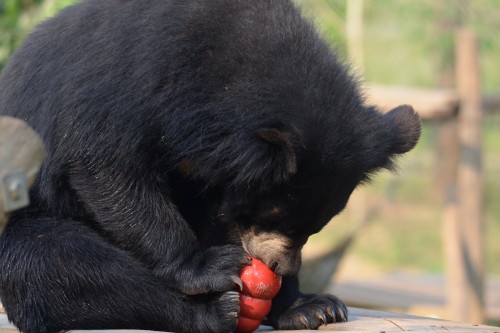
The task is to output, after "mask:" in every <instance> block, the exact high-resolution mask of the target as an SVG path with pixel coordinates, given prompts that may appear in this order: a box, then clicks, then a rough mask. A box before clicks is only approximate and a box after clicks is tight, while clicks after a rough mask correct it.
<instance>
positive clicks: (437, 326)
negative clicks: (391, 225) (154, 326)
mask: <svg viewBox="0 0 500 333" xmlns="http://www.w3.org/2000/svg"><path fill="white" fill-rule="evenodd" d="M259 331H260V332H278V331H273V330H272V329H271V328H270V327H264V326H261V328H260V330H259ZM319 331H320V332H349V333H355V332H359V333H366V332H373V333H396V332H414V333H422V332H433V333H476V332H477V333H479V332H482V333H500V327H493V326H485V325H475V324H464V323H457V322H451V321H445V320H439V319H433V318H426V317H416V316H409V315H403V314H397V313H391V312H383V311H374V310H366V309H360V308H349V322H347V323H339V324H330V325H327V326H323V327H320V329H319ZM16 332H18V331H17V330H16V329H15V328H14V327H13V326H12V325H10V324H9V323H8V321H7V316H6V315H5V314H2V315H0V333H16ZM147 332H152V331H139V330H92V331H71V333H147ZM279 332H282V333H286V332H288V333H290V332H296V333H312V332H317V331H306V330H303V331H279Z"/></svg>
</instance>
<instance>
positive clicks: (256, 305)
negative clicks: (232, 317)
mask: <svg viewBox="0 0 500 333" xmlns="http://www.w3.org/2000/svg"><path fill="white" fill-rule="evenodd" d="M241 281H243V291H242V292H241V297H240V316H239V318H238V325H237V326H236V332H238V333H250V332H253V331H255V330H256V329H257V328H258V327H259V325H260V322H261V321H262V319H263V318H264V317H265V316H267V314H268V313H269V311H270V310H271V300H272V299H273V298H274V297H275V296H276V295H277V294H278V292H279V290H280V287H281V276H279V275H276V274H275V273H274V272H273V271H272V270H270V269H269V268H268V267H267V266H266V265H265V264H264V263H263V262H262V261H260V260H258V259H255V258H252V265H251V266H246V267H244V268H243V269H242V271H241Z"/></svg>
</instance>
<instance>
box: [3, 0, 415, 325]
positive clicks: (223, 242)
mask: <svg viewBox="0 0 500 333" xmlns="http://www.w3.org/2000/svg"><path fill="white" fill-rule="evenodd" d="M0 114H2V115H12V116H15V117H18V118H21V119H24V120H25V121H27V122H28V123H29V124H30V125H31V126H33V127H34V128H35V129H36V130H37V132H38V133H39V134H40V135H41V136H42V137H43V139H44V141H45V144H46V146H47V149H48V157H47V159H46V161H45V162H44V164H43V166H42V170H41V172H40V174H39V176H38V178H37V180H36V182H35V184H34V187H33V189H32V191H31V198H32V204H31V206H30V207H29V208H27V209H24V210H21V211H19V212H17V213H16V214H14V215H13V216H12V219H11V221H10V224H9V225H8V227H7V229H6V230H5V232H4V234H3V236H2V238H1V241H0V269H1V271H0V292H1V299H2V302H3V304H4V306H5V308H6V311H7V313H8V316H9V319H10V320H11V321H12V322H13V323H14V324H15V325H16V326H17V327H19V328H20V329H21V330H22V331H23V332H25V333H34V332H37V333H53V332H59V331H64V330H68V329H106V328H115V329H118V328H136V329H151V330H168V331H176V332H230V331H232V330H234V328H235V325H236V320H237V316H238V311H239V294H238V291H237V289H238V286H237V285H238V284H239V283H240V281H239V278H238V273H239V271H240V270H241V268H242V267H244V266H245V265H247V264H248V263H249V256H251V257H256V258H259V259H261V260H262V261H263V262H264V263H265V264H266V265H267V266H269V267H270V268H272V269H273V270H275V271H276V272H277V273H278V274H281V275H283V277H284V278H283V286H282V288H281V291H280V293H279V294H278V296H277V297H276V298H275V299H274V301H273V306H272V310H271V313H270V314H269V316H268V318H267V321H268V322H269V323H270V324H271V325H273V326H274V327H276V328H280V329H315V328H317V327H318V326H320V325H321V324H323V323H331V322H335V321H344V320H346V318H347V310H346V307H345V306H344V305H343V303H342V302H341V301H340V300H338V299H337V298H336V297H334V296H332V295H309V294H303V293H301V292H300V291H299V288H298V279H297V272H298V271H299V268H300V265H301V255H300V252H301V248H302V246H303V245H304V244H305V243H306V241H307V239H308V237H309V236H310V235H311V234H314V233H316V232H318V231H319V230H321V228H322V227H323V226H324V225H325V224H326V223H327V222H328V221H329V220H330V219H331V218H332V217H333V216H334V215H336V214H337V213H339V212H340V211H341V210H342V209H343V207H344V206H345V204H346V202H347V200H348V198H349V195H350V194H351V192H352V191H353V189H354V188H355V187H356V185H357V184H359V183H361V182H364V181H366V180H368V179H369V177H370V175H372V174H373V173H374V172H375V171H376V170H378V169H380V168H391V166H392V163H391V161H393V159H394V157H395V156H397V155H400V154H402V153H405V152H407V151H409V150H410V149H411V148H413V146H414V145H415V144H416V142H417V140H418V138H419V135H420V120H419V118H418V116H417V115H416V114H415V113H414V112H413V110H412V108H411V107H409V106H401V107H398V108H396V109H394V110H392V111H391V112H389V113H387V114H382V113H380V112H379V111H378V110H377V109H376V108H375V107H373V106H370V105H366V104H365V102H364V99H363V94H362V92H361V91H360V89H359V84H358V82H357V80H356V79H355V78H354V77H353V75H352V74H350V71H349V69H348V68H346V66H345V65H344V64H342V63H341V62H340V61H339V60H338V59H337V57H336V56H335V54H334V52H333V51H332V50H330V48H329V47H328V46H327V44H326V43H325V42H324V41H323V40H322V39H321V38H320V37H319V36H318V35H317V33H316V32H315V29H314V27H313V25H312V24H310V23H308V22H307V21H306V20H304V19H303V18H302V17H301V14H300V12H299V10H298V9H297V8H295V7H294V5H293V4H292V2H291V1H289V0H252V1H248V0H189V1H186V0H151V1H144V0H84V1H82V2H80V3H78V4H76V5H74V6H72V7H69V8H67V9H65V10H63V11H62V12H61V13H60V14H59V15H57V16H56V17H55V18H52V19H50V20H48V21H47V22H45V23H43V24H41V25H40V26H39V27H38V28H37V29H36V30H35V31H34V32H33V33H32V34H31V35H30V36H29V37H28V38H27V39H26V41H25V42H24V43H23V45H22V46H21V47H20V48H19V49H18V51H17V52H16V53H15V55H14V56H13V57H12V59H11V60H10V62H9V63H8V64H7V66H6V67H5V69H4V70H3V73H2V75H1V78H0Z"/></svg>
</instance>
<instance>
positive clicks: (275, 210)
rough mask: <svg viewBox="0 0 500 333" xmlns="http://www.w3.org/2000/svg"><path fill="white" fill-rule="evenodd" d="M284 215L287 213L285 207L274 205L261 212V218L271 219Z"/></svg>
mask: <svg viewBox="0 0 500 333" xmlns="http://www.w3.org/2000/svg"><path fill="white" fill-rule="evenodd" d="M284 215H285V210H284V209H283V207H280V206H277V205H273V206H271V207H270V208H267V209H265V210H263V211H261V212H260V214H259V218H260V219H270V218H276V217H282V216H284Z"/></svg>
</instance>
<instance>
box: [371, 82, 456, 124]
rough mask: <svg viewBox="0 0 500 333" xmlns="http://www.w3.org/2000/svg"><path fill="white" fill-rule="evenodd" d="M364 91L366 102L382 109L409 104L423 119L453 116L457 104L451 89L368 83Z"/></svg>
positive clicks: (454, 92) (453, 91) (387, 109)
mask: <svg viewBox="0 0 500 333" xmlns="http://www.w3.org/2000/svg"><path fill="white" fill-rule="evenodd" d="M365 93H366V98H367V103H369V104H374V105H377V106H379V107H380V108H381V109H382V110H383V111H389V110H391V109H393V108H395V107H396V106H398V105H401V104H409V105H411V106H413V108H414V109H415V111H417V112H418V114H419V115H420V117H421V118H422V119H424V120H433V119H442V118H448V117H452V116H455V115H456V113H457V110H458V106H459V97H458V95H457V93H456V91H455V90H453V89H418V88H410V87H393V86H379V85H369V86H368V87H367V88H366V92H365Z"/></svg>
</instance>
